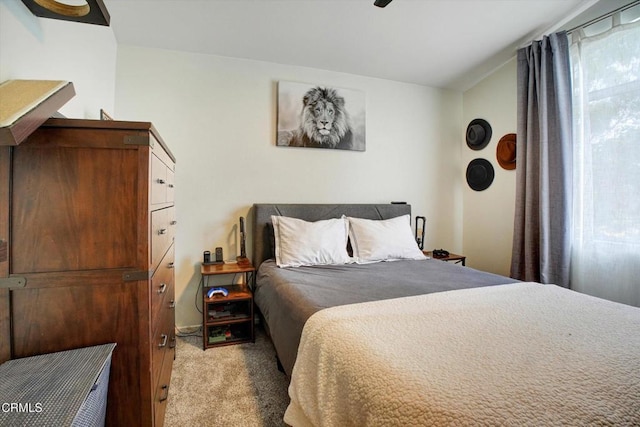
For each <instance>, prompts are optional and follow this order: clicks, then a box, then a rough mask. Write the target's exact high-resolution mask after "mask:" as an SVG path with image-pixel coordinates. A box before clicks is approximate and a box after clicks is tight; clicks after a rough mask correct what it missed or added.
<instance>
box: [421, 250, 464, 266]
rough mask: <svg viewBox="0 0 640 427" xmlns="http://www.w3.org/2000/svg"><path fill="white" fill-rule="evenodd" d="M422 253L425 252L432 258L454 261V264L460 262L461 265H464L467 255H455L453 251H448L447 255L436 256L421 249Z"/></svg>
mask: <svg viewBox="0 0 640 427" xmlns="http://www.w3.org/2000/svg"><path fill="white" fill-rule="evenodd" d="M422 253H423V254H425V255H426V256H428V257H431V258H433V259H439V260H440V261H454V262H455V263H456V264H459V263H461V264H462V265H463V266H464V265H465V263H466V261H467V257H466V256H464V255H457V254H454V253H449V255H447V256H444V257H436V256H433V253H432V251H422Z"/></svg>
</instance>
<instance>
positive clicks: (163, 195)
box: [151, 154, 167, 205]
mask: <svg viewBox="0 0 640 427" xmlns="http://www.w3.org/2000/svg"><path fill="white" fill-rule="evenodd" d="M166 201H167V165H165V164H164V163H163V162H162V160H160V159H159V158H158V156H156V155H155V154H153V155H152V156H151V204H152V205H157V204H158V203H165V202H166Z"/></svg>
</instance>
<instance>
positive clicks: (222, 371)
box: [165, 327, 289, 427]
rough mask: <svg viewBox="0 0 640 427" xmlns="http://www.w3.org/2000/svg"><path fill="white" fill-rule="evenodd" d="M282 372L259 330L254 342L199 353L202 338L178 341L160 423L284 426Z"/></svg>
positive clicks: (286, 398) (285, 402)
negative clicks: (169, 385)
mask: <svg viewBox="0 0 640 427" xmlns="http://www.w3.org/2000/svg"><path fill="white" fill-rule="evenodd" d="M288 385H289V381H288V379H287V377H286V375H285V374H283V373H282V372H279V371H278V370H277V368H276V361H275V351H274V349H273V346H272V344H271V341H269V338H267V337H266V335H265V334H264V332H263V331H262V329H260V328H259V327H258V328H256V342H255V343H248V344H238V345H232V346H227V347H217V348H210V349H207V350H206V351H203V350H202V337H199V336H197V337H181V338H178V343H177V348H176V360H175V362H174V365H173V373H172V376H171V387H170V392H169V401H168V404H167V411H166V418H165V425H166V426H167V427H173V426H176V427H187V426H189V427H191V426H265V427H271V426H285V425H286V424H285V423H284V422H283V421H282V417H283V415H284V411H285V409H286V408H287V405H288V404H289V396H288V394H287V387H288Z"/></svg>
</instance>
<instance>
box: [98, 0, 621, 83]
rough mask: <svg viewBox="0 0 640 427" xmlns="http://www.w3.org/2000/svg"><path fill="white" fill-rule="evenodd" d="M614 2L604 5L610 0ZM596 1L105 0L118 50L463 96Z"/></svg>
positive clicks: (603, 0)
mask: <svg viewBox="0 0 640 427" xmlns="http://www.w3.org/2000/svg"><path fill="white" fill-rule="evenodd" d="M611 1H612V0H602V2H609V3H610V2H611ZM596 3H597V0H393V1H392V2H391V3H390V4H389V5H388V6H387V7H386V8H384V9H381V8H378V7H375V6H374V5H373V0H333V1H332V0H208V1H203V0H151V1H143V0H105V4H106V6H107V9H108V10H109V13H110V14H111V26H112V28H113V31H114V33H115V36H116V39H117V41H118V43H119V44H125V45H136V46H146V47H155V48H162V49H171V50H180V51H189V52H198V53H206V54H214V55H221V56H229V57H236V58H246V59H254V60H259V61H268V62H275V63H280V64H289V65H297V66H303V67H311V68H318V69H325V70H331V71H338V72H344V73H350V74H356V75H362V76H370V77H378V78H382V79H389V80H395V81H401V82H408V83H416V84H420V85H426V86H433V87H444V88H451V89H456V90H466V89H468V88H469V87H471V86H473V85H474V84H475V83H477V82H478V81H479V80H480V79H482V78H483V77H485V76H486V75H487V74H489V73H490V72H492V71H493V70H494V69H495V68H497V67H499V66H500V65H502V64H503V63H504V62H506V61H507V60H509V59H510V58H511V57H513V55H514V52H515V51H516V49H517V48H518V47H520V46H521V45H522V44H523V43H526V42H528V41H531V40H533V39H534V38H539V37H540V35H541V34H546V33H548V32H549V30H556V29H557V28H559V27H560V26H561V25H563V24H565V23H566V22H567V21H569V20H571V19H573V18H575V17H576V16H577V15H578V14H579V13H581V12H583V11H584V10H585V9H587V8H589V7H591V6H592V5H594V4H596Z"/></svg>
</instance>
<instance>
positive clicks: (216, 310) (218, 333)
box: [200, 262, 256, 350]
mask: <svg viewBox="0 0 640 427" xmlns="http://www.w3.org/2000/svg"><path fill="white" fill-rule="evenodd" d="M255 271H256V269H255V268H254V267H253V265H251V263H249V262H244V263H238V264H236V263H226V264H202V266H201V268H200V273H201V274H202V282H203V283H202V285H203V286H202V348H203V349H204V350H206V349H207V348H211V347H219V346H223V345H232V344H239V343H244V342H254V331H253V290H252V287H253V282H254V280H255ZM223 274H234V275H235V274H244V283H239V284H229V285H216V286H209V278H210V277H211V276H218V275H223ZM213 287H221V288H225V289H226V290H227V291H228V292H229V294H228V295H227V296H224V295H220V294H216V295H213V296H212V297H211V298H208V297H207V292H208V291H209V289H211V288H213Z"/></svg>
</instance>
